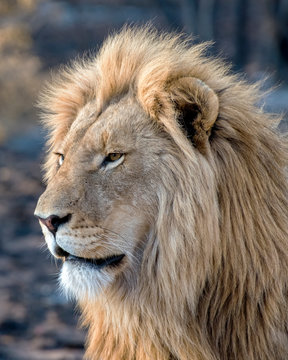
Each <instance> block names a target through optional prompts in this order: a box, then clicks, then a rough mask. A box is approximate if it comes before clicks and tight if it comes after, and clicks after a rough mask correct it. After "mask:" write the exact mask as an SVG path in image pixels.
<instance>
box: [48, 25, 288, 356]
mask: <svg viewBox="0 0 288 360" xmlns="http://www.w3.org/2000/svg"><path fill="white" fill-rule="evenodd" d="M206 49H207V44H200V45H199V44H198V45H191V40H190V39H187V38H183V36H182V35H181V36H180V35H175V34H167V33H164V34H163V33H158V32H157V31H156V30H154V29H151V28H133V27H126V28H125V29H123V30H122V31H121V32H120V33H118V34H114V35H113V36H110V37H109V38H108V39H107V40H106V42H105V43H104V45H103V47H102V48H101V49H100V51H99V52H98V54H97V55H95V56H93V55H92V56H89V57H87V58H84V59H82V60H77V61H75V62H74V63H72V64H70V65H69V66H67V67H66V68H64V69H62V70H61V71H60V73H59V74H58V75H57V76H55V77H54V79H53V81H52V82H51V85H50V86H49V87H48V90H47V91H46V92H45V94H44V95H43V96H42V100H41V107H42V109H44V113H45V115H44V117H45V123H46V126H47V127H48V130H49V133H50V138H49V140H48V146H49V147H50V152H49V154H48V157H47V161H46V164H45V170H46V180H47V182H48V185H49V182H50V181H52V180H53V174H54V173H53V171H54V170H53V166H54V165H53V162H54V161H55V160H54V158H53V156H52V155H51V153H52V152H53V149H55V148H56V146H57V144H59V143H61V141H62V139H63V138H64V137H65V134H66V133H67V129H69V128H70V127H71V125H72V123H73V121H74V119H75V118H76V116H77V114H78V113H79V112H80V111H81V109H82V108H83V107H84V106H85V105H86V104H88V103H89V102H93V104H94V105H93V106H94V107H95V111H96V110H97V113H99V114H100V113H102V112H103V111H105V109H107V108H108V107H109V106H110V103H111V102H112V101H114V100H113V99H121V98H122V97H123V96H124V95H126V94H128V93H129V94H133V98H134V99H136V101H137V103H138V104H140V106H141V108H142V109H143V111H144V112H145V114H146V115H147V116H148V117H149V118H150V119H151V122H153V123H155V124H157V126H160V127H161V128H162V131H164V133H165V139H166V140H165V141H168V142H169V144H171V149H170V148H169V149H162V150H163V152H165V151H167V154H168V155H167V156H166V157H165V161H164V160H163V161H162V162H159V169H160V170H159V171H160V174H161V175H162V178H163V179H164V180H163V181H162V180H161V181H160V180H159V188H158V192H157V201H158V202H157V216H156V218H155V219H154V221H153V226H152V228H151V229H150V232H149V236H148V237H147V241H146V244H145V245H144V246H143V250H142V253H141V254H142V255H141V265H139V266H138V267H137V268H135V269H134V271H135V274H136V275H135V274H134V275H135V276H136V279H137V280H135V281H131V286H130V289H129V288H127V287H125V289H122V290H121V286H119V287H117V290H116V289H115V288H114V289H113V290H112V289H110V290H109V288H108V289H106V290H105V291H104V292H103V294H101V295H99V296H98V297H97V298H96V299H95V300H93V301H92V300H91V299H82V300H81V299H80V300H79V304H80V307H81V309H82V312H83V323H84V325H87V326H88V327H89V335H88V344H87V352H86V356H87V358H89V359H90V358H91V359H95V360H100V359H101V360H121V359H122V360H136V359H137V360H148V359H153V360H157V359H158V360H164V359H165V360H168V359H169V360H172V359H173V360H184V359H185V360H188V359H189V360H192V359H195V360H200V359H201V360H220V359H221V360H233V359H234V360H236V359H237V360H247V359H249V360H256V359H258V360H265V359H267V360H268V359H269V360H271V359H274V360H275V359H277V360H280V359H282V360H284V359H287V358H288V335H287V334H288V332H287V325H288V322H287V320H288V308H287V289H288V236H287V235H288V201H287V177H286V172H285V171H286V166H287V142H286V140H285V137H284V136H281V135H279V134H277V130H276V128H277V123H278V122H279V118H277V117H276V116H272V115H270V114H266V113H265V112H264V111H263V109H262V108H261V106H259V104H260V103H261V96H262V95H261V92H260V90H259V84H257V85H250V84H248V83H247V81H245V80H244V79H242V78H240V77H239V76H238V75H234V74H231V71H230V69H229V67H228V66H227V65H226V64H224V63H223V62H222V61H221V60H219V59H211V58H210V57H209V56H207V55H206ZM115 116H117V114H115ZM144 135H145V134H143V136H144ZM151 146H153V144H151ZM147 161H149V159H147ZM158 176H159V175H158ZM143 191H144V192H145V189H143ZM155 196H156V195H155ZM131 276H132V275H131ZM133 279H135V277H134V278H133Z"/></svg>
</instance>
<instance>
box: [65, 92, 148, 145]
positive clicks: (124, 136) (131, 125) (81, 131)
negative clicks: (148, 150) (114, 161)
mask: <svg viewBox="0 0 288 360" xmlns="http://www.w3.org/2000/svg"><path fill="white" fill-rule="evenodd" d="M151 121H152V120H151V119H149V118H148V116H147V115H146V114H145V112H144V110H143V109H142V108H141V107H140V105H138V104H137V102H136V101H135V100H134V99H133V98H132V99H131V98H130V97H124V98H122V99H121V100H119V101H118V102H117V103H113V104H111V105H109V106H108V107H107V108H106V109H105V110H104V111H103V112H102V113H97V110H96V109H95V105H94V103H90V104H87V105H85V107H83V108H82V109H81V111H80V112H79V114H78V116H77V118H76V119H75V121H74V123H73V125H72V126H71V128H70V130H69V132H68V134H67V136H66V139H65V142H66V143H68V142H70V143H71V144H77V143H79V142H81V141H82V144H83V146H84V147H85V148H86V149H88V148H89V147H92V148H93V150H96V151H104V152H105V151H106V152H109V151H118V150H119V151H121V150H125V149H124V148H129V147H131V146H132V145H135V142H136V140H137V139H139V138H141V135H142V132H141V129H142V130H143V127H142V126H143V125H145V124H147V123H149V122H151ZM140 124H141V125H142V126H139V125H140ZM81 138H82V140H81ZM91 150H92V149H91Z"/></svg>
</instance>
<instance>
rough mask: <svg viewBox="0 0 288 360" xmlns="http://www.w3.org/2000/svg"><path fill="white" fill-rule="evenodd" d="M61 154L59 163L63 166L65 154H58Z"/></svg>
mask: <svg viewBox="0 0 288 360" xmlns="http://www.w3.org/2000/svg"><path fill="white" fill-rule="evenodd" d="M57 155H58V156H59V158H58V164H59V166H61V165H62V164H63V161H64V155H63V154H57Z"/></svg>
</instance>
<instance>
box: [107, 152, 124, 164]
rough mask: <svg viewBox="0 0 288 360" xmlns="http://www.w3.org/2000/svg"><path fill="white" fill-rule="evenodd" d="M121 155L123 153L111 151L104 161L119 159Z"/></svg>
mask: <svg viewBox="0 0 288 360" xmlns="http://www.w3.org/2000/svg"><path fill="white" fill-rule="evenodd" d="M122 156H123V154H121V153H111V154H108V155H107V156H106V158H105V161H106V162H113V161H117V160H119V159H120V158H121V157H122Z"/></svg>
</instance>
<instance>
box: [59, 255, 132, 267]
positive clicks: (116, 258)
mask: <svg viewBox="0 0 288 360" xmlns="http://www.w3.org/2000/svg"><path fill="white" fill-rule="evenodd" d="M124 256H125V255H124V254H121V255H112V256H109V257H106V258H101V259H87V258H82V257H79V256H75V255H71V254H67V255H66V256H65V257H64V260H65V261H67V262H76V263H82V264H85V265H90V266H93V267H94V268H96V269H99V270H100V269H103V268H104V267H107V266H109V267H116V266H118V265H120V263H121V262H122V260H123V258H124Z"/></svg>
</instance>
